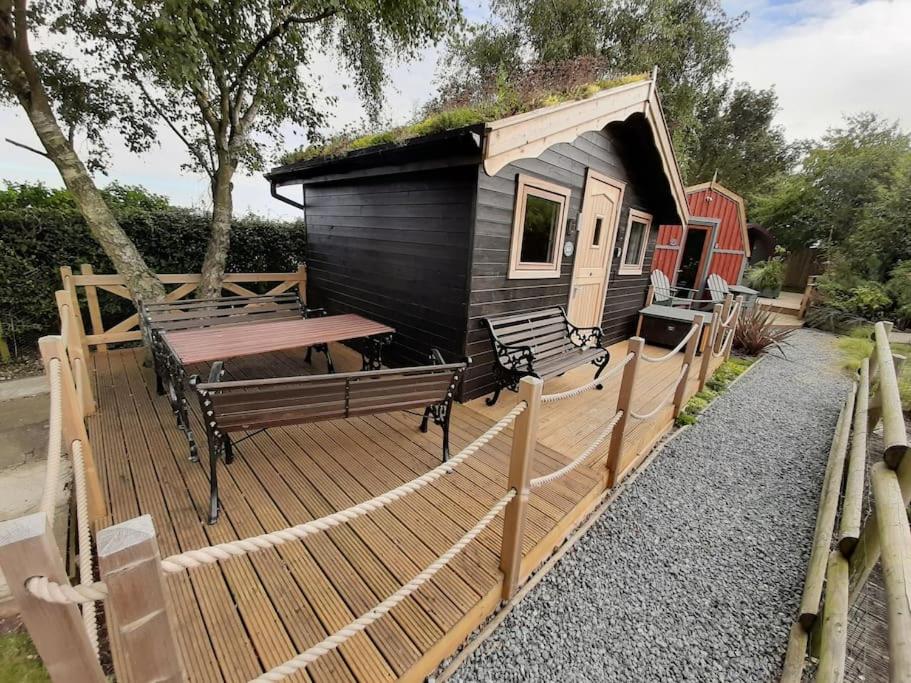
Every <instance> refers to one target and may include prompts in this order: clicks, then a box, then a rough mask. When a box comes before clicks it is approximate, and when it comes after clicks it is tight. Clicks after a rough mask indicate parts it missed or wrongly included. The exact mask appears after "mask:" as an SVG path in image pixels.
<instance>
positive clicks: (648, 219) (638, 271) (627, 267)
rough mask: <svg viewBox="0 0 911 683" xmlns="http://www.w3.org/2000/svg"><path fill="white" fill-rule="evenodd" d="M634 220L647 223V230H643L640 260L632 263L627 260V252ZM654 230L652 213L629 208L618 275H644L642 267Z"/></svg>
mask: <svg viewBox="0 0 911 683" xmlns="http://www.w3.org/2000/svg"><path fill="white" fill-rule="evenodd" d="M633 221H636V222H638V223H645V230H643V231H642V244H641V247H642V248H641V249H640V250H639V262H638V263H635V264H632V263H627V262H626V254H627V251H628V250H629V236H630V233H631V232H632V227H633ZM651 232H652V214H650V213H645V211H637V210H636V209H630V210H629V218H627V220H626V234H625V235H624V236H623V250H622V251H621V252H620V266H619V268H618V269H617V274H618V275H642V267H643V265H644V264H645V251H646V249H647V247H648V237H649V235H650V234H651Z"/></svg>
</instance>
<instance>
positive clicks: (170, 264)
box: [0, 184, 306, 343]
mask: <svg viewBox="0 0 911 683" xmlns="http://www.w3.org/2000/svg"><path fill="white" fill-rule="evenodd" d="M103 192H104V196H105V199H106V201H107V202H108V203H109V205H110V206H111V207H112V209H113V211H114V213H115V214H116V215H117V217H118V219H119V220H120V222H121V225H123V228H124V230H125V231H126V233H127V235H129V237H130V238H131V239H132V240H133V241H134V242H135V243H136V245H137V247H139V248H140V249H141V250H142V251H143V253H145V254H147V255H148V261H149V265H150V266H151V267H152V268H153V269H154V270H156V271H157V272H164V273H188V272H189V273H192V272H199V264H200V262H201V260H202V252H203V250H204V249H205V244H206V236H207V235H208V219H207V217H206V216H205V215H204V214H202V213H200V212H198V211H194V210H191V209H186V208H182V207H175V206H171V205H170V204H169V203H168V201H167V199H165V198H164V197H161V196H159V195H155V194H150V193H148V192H146V191H145V190H143V189H142V188H140V187H131V186H123V185H117V184H111V185H109V186H108V187H107V188H106V189H105V190H103ZM234 232H235V239H234V240H233V242H232V245H231V251H230V253H229V255H228V270H229V271H232V272H268V271H272V272H282V271H291V270H295V269H296V268H297V266H298V265H299V263H301V260H302V255H303V254H304V247H305V243H306V234H305V230H304V227H303V225H302V224H301V223H286V222H278V221H270V220H266V219H263V218H259V217H257V216H246V217H243V218H240V219H237V220H235V221H234ZM178 245H179V248H175V247H177V246H178ZM81 263H91V264H92V265H93V266H94V268H95V271H96V272H99V273H101V272H112V271H111V264H110V261H108V259H107V258H106V257H105V255H104V252H102V250H101V248H100V247H99V246H98V244H97V242H95V240H94V239H92V237H91V235H90V234H89V232H88V229H87V227H86V225H85V221H84V219H83V218H82V215H81V214H80V213H79V211H78V210H77V208H76V206H75V204H74V202H73V200H72V198H71V196H70V195H69V193H68V192H66V191H63V190H51V189H48V188H46V187H44V186H42V185H40V184H34V185H31V184H23V185H8V186H7V187H6V189H3V190H0V311H2V314H0V315H2V318H0V320H2V322H3V326H4V330H5V331H6V332H7V334H8V335H11V334H12V333H13V331H15V333H16V334H17V337H18V338H19V339H20V343H21V342H23V341H24V342H28V341H31V340H34V338H36V337H37V336H39V335H41V334H47V333H49V332H50V331H51V330H53V329H54V326H55V325H57V324H58V322H57V312H56V306H55V304H54V290H55V289H57V288H59V286H60V284H59V278H60V274H59V271H58V267H59V266H61V265H71V266H78V265H79V264H81ZM103 305H104V306H105V310H104V311H103V313H104V315H105V317H107V318H109V319H115V318H117V317H125V314H126V312H127V308H126V307H128V306H129V305H130V304H129V303H128V302H126V301H124V300H122V299H113V298H108V297H105V298H104V300H103ZM11 323H12V324H11Z"/></svg>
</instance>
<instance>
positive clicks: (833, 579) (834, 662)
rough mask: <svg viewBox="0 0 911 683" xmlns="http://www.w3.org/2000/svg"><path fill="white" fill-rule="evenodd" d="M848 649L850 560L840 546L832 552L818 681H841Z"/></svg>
mask: <svg viewBox="0 0 911 683" xmlns="http://www.w3.org/2000/svg"><path fill="white" fill-rule="evenodd" d="M847 653H848V561H847V560H846V559H845V558H844V556H843V555H842V554H841V553H840V552H839V551H837V550H833V551H832V552H831V553H830V554H829V569H828V572H827V573H826V604H825V608H824V609H823V620H822V632H821V634H820V644H819V667H818V668H817V669H816V683H841V681H842V680H844V676H845V659H846V658H847Z"/></svg>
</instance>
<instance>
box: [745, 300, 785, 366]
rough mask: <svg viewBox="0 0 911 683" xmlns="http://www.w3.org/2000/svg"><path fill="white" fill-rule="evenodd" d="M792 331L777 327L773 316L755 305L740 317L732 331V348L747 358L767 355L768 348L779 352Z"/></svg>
mask: <svg viewBox="0 0 911 683" xmlns="http://www.w3.org/2000/svg"><path fill="white" fill-rule="evenodd" d="M793 331H794V330H793V329H789V328H783V327H777V326H776V325H775V314H774V313H772V312H771V311H769V310H768V309H765V308H763V307H761V306H759V305H758V304H757V305H754V306H753V307H752V308H750V309H749V310H747V311H744V312H743V313H742V314H741V315H740V320H739V321H738V322H737V327H736V328H735V329H734V348H735V349H738V350H740V351H743V352H744V353H745V354H747V355H748V356H759V355H761V354H763V353H767V352H768V350H769V347H770V346H771V347H775V348H777V349H779V350H780V349H781V345H782V343H784V340H785V339H787V337H788V336H789V335H790V334H791V332H793Z"/></svg>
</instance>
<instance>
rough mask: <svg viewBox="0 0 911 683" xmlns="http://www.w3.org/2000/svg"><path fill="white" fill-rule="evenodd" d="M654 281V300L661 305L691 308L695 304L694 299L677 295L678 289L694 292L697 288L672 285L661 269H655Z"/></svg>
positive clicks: (652, 277)
mask: <svg viewBox="0 0 911 683" xmlns="http://www.w3.org/2000/svg"><path fill="white" fill-rule="evenodd" d="M651 282H652V301H651V303H653V304H658V305H659V306H677V307H679V308H689V307H690V306H692V305H693V299H690V298H686V297H679V296H676V292H677V291H678V290H682V291H687V292H692V293H693V294H695V290H692V289H687V288H686V287H671V282H670V280H668V279H667V275H665V274H664V273H663V272H662V271H660V270H653V271H652V275H651Z"/></svg>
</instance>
